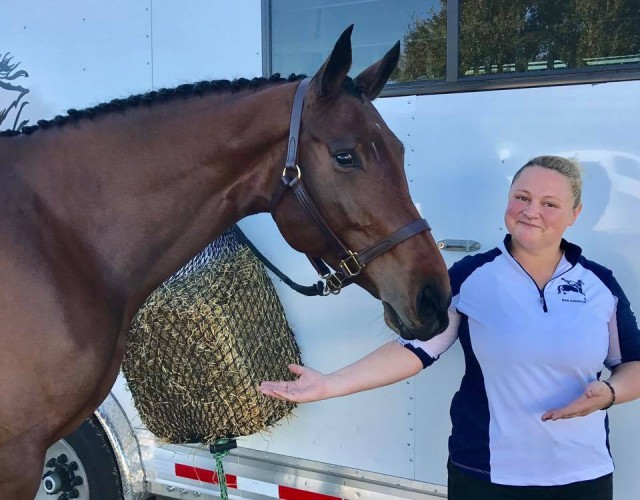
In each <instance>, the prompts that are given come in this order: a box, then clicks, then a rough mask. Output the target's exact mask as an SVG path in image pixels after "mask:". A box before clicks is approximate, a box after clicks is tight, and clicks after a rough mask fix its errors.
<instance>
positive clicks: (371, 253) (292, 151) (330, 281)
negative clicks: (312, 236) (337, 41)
mask: <svg viewBox="0 0 640 500" xmlns="http://www.w3.org/2000/svg"><path fill="white" fill-rule="evenodd" d="M310 81H311V77H307V78H305V79H304V80H302V81H301V82H300V84H299V85H298V88H297V90H296V94H295V97H294V98H293V106H292V108H291V121H290V124H289V145H288V149H287V160H286V163H285V167H284V170H283V171H282V179H281V182H280V183H279V184H278V186H277V187H276V190H275V192H274V194H273V197H272V200H271V215H272V216H273V217H275V209H276V207H277V206H278V204H279V203H280V200H281V199H282V197H283V196H284V194H285V193H286V192H287V189H292V190H293V193H294V194H295V195H296V197H297V198H298V201H299V202H300V204H301V205H302V207H303V208H304V209H305V210H306V211H307V213H308V214H309V215H310V216H311V218H312V219H313V221H314V222H315V223H316V225H317V226H318V228H320V230H321V231H322V233H323V234H324V236H325V238H326V239H327V241H328V242H329V244H330V245H331V247H332V248H333V250H334V251H335V252H336V253H337V254H338V256H339V257H340V264H339V265H338V270H336V271H335V272H332V271H331V269H330V268H329V266H328V265H327V264H326V263H325V262H324V261H323V260H322V259H320V258H318V257H312V256H310V255H307V258H308V259H309V260H310V261H311V264H313V267H315V268H316V271H318V274H319V275H320V277H321V278H322V279H324V280H325V284H324V290H323V292H322V295H325V296H326V295H329V294H330V293H332V294H338V293H340V290H342V288H343V287H344V286H347V285H349V284H351V283H352V282H353V279H354V278H355V277H356V276H358V274H360V272H361V271H362V269H363V268H364V266H365V265H366V264H367V263H368V262H370V261H371V260H373V259H375V258H376V257H378V256H380V255H382V254H383V253H385V252H386V251H388V250H390V249H391V248H393V247H395V246H396V245H398V244H399V243H402V242H403V241H404V240H406V239H408V238H411V237H412V236H415V235H416V234H418V233H421V232H422V231H430V230H431V227H430V226H429V224H428V223H427V221H426V220H425V219H418V220H414V221H413V222H409V223H408V224H406V225H404V226H402V227H401V228H400V229H398V230H397V231H395V232H394V233H392V234H390V235H389V236H387V237H386V238H383V239H381V240H380V241H378V242H377V243H375V244H373V245H371V246H370V247H368V248H366V249H364V250H361V251H360V252H353V251H351V250H349V249H348V248H347V247H346V246H345V244H344V243H343V242H342V240H341V239H340V238H339V237H338V236H337V235H336V234H335V233H334V232H333V231H332V230H331V228H330V227H329V225H328V224H327V222H326V221H325V219H324V217H323V216H322V214H321V213H320V212H319V210H318V209H317V208H316V204H315V203H314V202H313V200H312V199H311V196H310V195H309V192H308V191H307V189H306V188H305V186H304V184H303V183H302V172H301V170H300V167H299V165H298V163H297V162H298V139H299V136H300V125H301V123H302V110H303V107H304V98H305V95H306V92H307V87H308V86H309V82H310Z"/></svg>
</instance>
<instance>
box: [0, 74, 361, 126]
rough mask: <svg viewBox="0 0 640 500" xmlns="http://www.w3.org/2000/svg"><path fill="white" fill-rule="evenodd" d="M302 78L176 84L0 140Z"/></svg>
mask: <svg viewBox="0 0 640 500" xmlns="http://www.w3.org/2000/svg"><path fill="white" fill-rule="evenodd" d="M305 76H306V75H296V74H291V75H289V77H288V78H282V77H281V76H280V74H279V73H275V74H274V75H272V76H271V77H269V78H264V77H259V78H252V79H251V80H248V79H246V78H238V79H237V80H233V81H229V80H205V81H201V82H197V83H190V84H184V85H179V86H178V87H175V88H170V89H160V90H153V91H151V92H147V93H146V94H139V95H134V96H130V97H128V98H126V99H114V100H112V101H110V102H107V103H102V104H98V105H97V106H93V107H91V108H86V109H82V110H77V109H70V110H68V111H67V114H66V115H64V116H63V115H58V116H56V117H55V118H52V119H51V120H39V121H38V123H37V125H30V126H27V127H22V129H20V130H4V131H1V132H0V137H12V136H16V135H29V134H32V133H33V132H35V131H36V130H41V129H48V128H53V127H61V126H63V125H66V124H67V123H74V122H77V121H78V120H82V119H87V118H88V119H93V118H95V117H97V116H101V115H104V114H107V113H113V112H124V111H126V110H127V109H130V108H137V107H139V106H151V105H153V104H154V103H157V102H168V101H173V100H175V99H178V98H183V99H186V98H188V97H192V96H203V95H205V94H210V93H214V92H218V93H222V92H231V93H236V92H240V91H242V90H253V89H257V88H259V87H262V86H264V85H269V84H277V83H287V82H295V81H298V80H302V79H303V78H305ZM343 88H344V89H345V90H347V91H348V92H349V93H350V94H353V95H355V96H359V97H361V96H362V90H361V89H360V88H358V86H357V85H356V83H355V82H354V81H353V80H352V79H351V78H349V77H347V78H346V79H345V81H344V83H343Z"/></svg>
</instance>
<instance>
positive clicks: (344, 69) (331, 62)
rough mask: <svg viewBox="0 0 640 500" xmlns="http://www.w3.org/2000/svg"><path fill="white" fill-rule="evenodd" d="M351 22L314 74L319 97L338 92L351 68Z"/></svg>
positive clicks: (329, 95)
mask: <svg viewBox="0 0 640 500" xmlns="http://www.w3.org/2000/svg"><path fill="white" fill-rule="evenodd" d="M352 31H353V24H352V25H351V26H349V27H348V28H347V29H346V30H344V31H343V32H342V35H340V38H338V41H337V42H336V44H335V46H334V47H333V50H332V51H331V55H330V56H329V58H328V59H327V60H326V62H325V63H324V64H323V65H322V67H321V68H320V69H319V70H318V72H317V73H316V75H315V76H314V80H315V81H316V82H317V83H316V85H317V86H318V92H319V94H320V96H321V97H331V96H333V95H335V94H337V93H338V91H339V90H340V88H341V87H342V82H343V81H344V79H345V78H346V76H347V73H349V69H350V68H351V32H352Z"/></svg>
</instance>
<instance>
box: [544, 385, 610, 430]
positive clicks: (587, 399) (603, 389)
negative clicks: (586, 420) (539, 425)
mask: <svg viewBox="0 0 640 500" xmlns="http://www.w3.org/2000/svg"><path fill="white" fill-rule="evenodd" d="M610 401H611V390H610V389H609V388H608V387H607V386H606V384H604V383H602V382H601V381H599V380H596V381H595V382H591V383H590V384H588V385H587V387H586V388H585V390H584V393H582V395H581V396H580V397H578V398H577V399H575V400H573V401H572V402H571V403H569V404H568V405H567V406H565V407H563V408H556V409H555V410H549V411H547V412H545V413H544V415H542V421H543V422H546V421H547V420H560V419H565V418H573V417H584V416H585V415H589V413H593V412H594V411H597V410H601V409H602V408H604V407H605V406H607V405H608V404H609V402H610Z"/></svg>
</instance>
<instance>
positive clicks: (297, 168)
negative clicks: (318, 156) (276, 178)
mask: <svg viewBox="0 0 640 500" xmlns="http://www.w3.org/2000/svg"><path fill="white" fill-rule="evenodd" d="M294 166H295V168H296V176H297V177H298V179H300V178H301V177H302V172H300V167H299V166H298V164H297V163H296V164H295V165H294ZM288 168H293V167H284V169H282V177H286V176H287V169H288Z"/></svg>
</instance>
